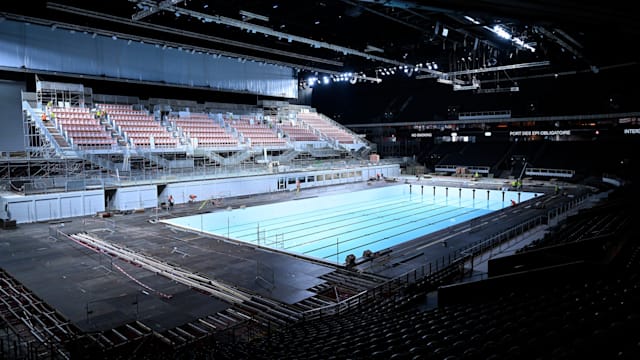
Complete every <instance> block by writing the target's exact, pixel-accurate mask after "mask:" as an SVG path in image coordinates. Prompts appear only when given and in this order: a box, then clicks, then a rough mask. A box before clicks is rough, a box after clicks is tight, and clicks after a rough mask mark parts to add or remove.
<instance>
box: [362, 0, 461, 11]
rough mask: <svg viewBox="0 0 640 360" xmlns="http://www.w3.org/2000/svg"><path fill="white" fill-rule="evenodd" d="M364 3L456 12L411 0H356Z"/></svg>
mask: <svg viewBox="0 0 640 360" xmlns="http://www.w3.org/2000/svg"><path fill="white" fill-rule="evenodd" d="M358 1H360V2H364V3H371V4H376V5H382V6H386V7H392V8H398V9H414V10H422V11H432V12H438V13H457V11H454V10H451V9H445V8H442V7H438V6H428V5H422V4H418V3H415V2H413V1H401V0H384V1H380V0H358Z"/></svg>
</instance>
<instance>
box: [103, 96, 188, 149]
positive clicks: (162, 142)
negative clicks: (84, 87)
mask: <svg viewBox="0 0 640 360" xmlns="http://www.w3.org/2000/svg"><path fill="white" fill-rule="evenodd" d="M99 108H100V109H101V110H104V111H106V112H107V115H108V116H109V119H110V121H111V122H112V123H113V126H114V128H116V130H117V131H118V132H119V133H120V134H121V135H122V136H123V137H124V138H125V139H126V140H127V142H129V143H130V144H131V146H133V147H139V148H176V147H177V146H178V145H179V139H178V138H176V137H174V136H173V134H171V133H169V132H168V131H167V130H166V129H165V128H164V127H163V126H161V125H160V123H159V122H157V121H155V119H154V117H153V116H152V115H149V114H148V113H147V112H146V111H142V110H134V109H133V108H132V107H131V106H129V105H117V104H100V105H99Z"/></svg>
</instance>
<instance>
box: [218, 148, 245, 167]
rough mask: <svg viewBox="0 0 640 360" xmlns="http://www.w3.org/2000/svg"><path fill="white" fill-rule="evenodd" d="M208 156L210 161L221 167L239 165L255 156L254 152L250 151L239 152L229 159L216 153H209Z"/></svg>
mask: <svg viewBox="0 0 640 360" xmlns="http://www.w3.org/2000/svg"><path fill="white" fill-rule="evenodd" d="M207 156H208V157H209V159H210V160H212V161H215V162H217V163H218V164H220V165H238V164H240V163H241V162H243V161H244V160H247V159H249V158H250V157H251V156H253V152H252V151H250V150H244V151H238V152H236V153H234V154H233V155H231V156H229V157H223V156H221V155H219V154H218V153H216V152H209V153H208V154H207Z"/></svg>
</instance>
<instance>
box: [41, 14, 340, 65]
mask: <svg viewBox="0 0 640 360" xmlns="http://www.w3.org/2000/svg"><path fill="white" fill-rule="evenodd" d="M47 8H48V9H52V10H57V11H62V12H67V13H71V14H76V15H81V16H86V17H90V18H94V19H101V20H107V21H111V22H115V23H118V24H123V25H128V26H133V27H139V28H144V29H148V30H155V31H159V32H165V33H170V34H174V35H180V36H184V37H190V38H194V39H199V40H207V41H210V42H215V43H219V44H225V45H231V46H235V47H241V48H246V49H250V50H255V51H260V52H267V53H271V54H274V55H282V56H286V57H290V58H295V59H304V60H309V61H313V62H316V63H323V64H327V65H333V66H343V65H344V64H343V63H342V62H340V61H335V60H329V59H323V58H318V57H314V56H308V55H303V54H298V53H293V52H289V51H284V50H278V49H272V48H268V47H264V46H259V45H254V44H248V43H244V42H241V41H236V40H231V39H226V38H221V37H218V36H212V35H205V34H200V33H196V32H192V31H186V30H177V29H174V28H171V27H168V26H162V25H155V24H150V23H146V22H140V21H132V20H129V19H127V18H122V17H118V16H113V15H108V14H103V13H99V12H95V11H90V10H85V9H81V8H76V7H73V6H68V5H63V4H57V3H47ZM54 23H58V22H54ZM156 41H157V40H156ZM214 51H216V52H220V53H224V52H223V51H220V50H214ZM242 56H243V57H245V58H249V59H252V58H255V59H259V60H261V61H268V62H271V63H276V64H278V63H282V62H276V61H273V60H269V59H264V58H259V57H252V56H247V55H242ZM287 64H288V65H291V66H294V67H301V66H300V65H293V64H290V63H287Z"/></svg>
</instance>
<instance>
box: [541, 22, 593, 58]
mask: <svg viewBox="0 0 640 360" xmlns="http://www.w3.org/2000/svg"><path fill="white" fill-rule="evenodd" d="M533 29H534V30H536V31H538V32H540V33H541V34H542V35H544V36H546V37H548V38H549V39H551V40H552V41H554V42H555V43H556V44H558V45H560V47H562V48H564V49H566V50H568V51H569V52H570V53H572V54H573V55H575V56H576V57H577V58H582V57H583V56H582V53H581V52H580V51H578V50H577V49H575V48H574V47H573V46H571V45H569V44H567V43H566V42H565V41H564V40H562V39H560V38H559V37H557V36H556V34H554V33H553V32H551V31H549V30H547V29H546V28H545V27H544V26H534V27H533ZM556 30H557V29H556Z"/></svg>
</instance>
